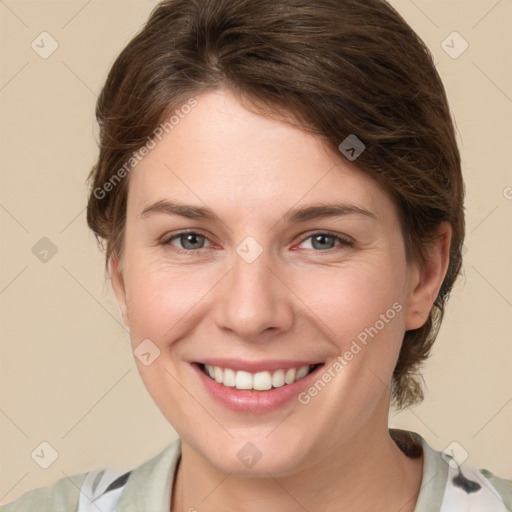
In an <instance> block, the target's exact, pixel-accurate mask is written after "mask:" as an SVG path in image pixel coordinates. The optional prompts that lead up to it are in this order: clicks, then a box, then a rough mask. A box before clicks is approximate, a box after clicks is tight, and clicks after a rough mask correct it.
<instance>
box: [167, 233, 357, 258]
mask: <svg viewBox="0 0 512 512" xmlns="http://www.w3.org/2000/svg"><path fill="white" fill-rule="evenodd" d="M183 235H199V236H201V237H203V238H205V239H206V240H208V242H210V244H213V242H212V241H211V240H210V238H209V237H208V236H206V235H205V234H204V233H201V232H200V231H180V232H179V233H175V234H173V235H172V236H170V237H166V238H164V239H163V240H162V242H160V244H161V245H163V246H172V250H173V251H175V252H177V253H178V254H195V253H198V252H199V251H202V250H203V249H205V247H203V248H201V249H180V248H178V247H176V246H175V245H172V244H171V242H172V241H173V240H174V239H176V238H178V239H179V238H180V237H181V236H183ZM318 235H327V236H331V237H333V238H335V239H336V240H339V241H340V243H339V244H338V245H336V246H335V247H332V248H330V249H326V250H318V249H312V250H313V251H315V252H317V253H324V254H325V253H327V254H331V253H332V252H334V251H336V250H337V249H339V248H340V246H342V247H353V246H354V242H353V241H352V240H349V239H348V238H344V237H342V236H340V235H337V234H335V233H332V232H330V231H316V232H314V233H310V234H309V235H308V236H306V237H304V238H303V239H302V240H301V241H300V243H299V245H300V244H302V243H304V242H305V241H306V240H308V239H310V238H313V237H315V236H318Z"/></svg>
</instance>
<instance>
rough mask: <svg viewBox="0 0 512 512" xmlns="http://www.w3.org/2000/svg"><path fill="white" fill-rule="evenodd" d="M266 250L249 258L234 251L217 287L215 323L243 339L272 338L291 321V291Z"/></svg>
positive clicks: (288, 327) (292, 314)
mask: <svg viewBox="0 0 512 512" xmlns="http://www.w3.org/2000/svg"><path fill="white" fill-rule="evenodd" d="M267 252H268V251H265V250H264V251H263V252H262V254H260V256H259V257H258V258H257V259H256V260H254V261H252V262H248V261H246V260H245V259H244V258H243V257H241V256H239V254H238V253H235V254H234V257H233V267H232V269H231V271H230V272H229V274H228V275H227V276H226V278H225V279H223V280H222V286H221V287H220V289H218V290H217V292H218V295H217V298H216V301H215V314H214V318H215V322H216V324H217V326H218V327H219V328H220V329H221V330H223V331H230V332H232V333H235V334H236V335H237V337H239V338H240V339H242V340H245V341H252V342H258V341H264V339H268V336H270V337H272V338H274V337H275V335H277V334H279V333H282V332H285V331H287V330H288V329H290V328H291V326H292V325H293V321H294V309H293V293H292V291H291V290H290V288H289V287H288V286H287V284H286V279H285V276H282V275H280V272H279V269H278V268H277V267H278V266H277V265H276V264H274V263H273V262H272V261H271V260H272V258H270V257H268V256H267ZM281 274H282V272H281ZM272 333H273V334H272Z"/></svg>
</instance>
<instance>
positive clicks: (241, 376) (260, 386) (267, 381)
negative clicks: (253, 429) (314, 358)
mask: <svg viewBox="0 0 512 512" xmlns="http://www.w3.org/2000/svg"><path fill="white" fill-rule="evenodd" d="M198 365H199V367H200V369H201V371H202V372H203V373H204V374H205V375H207V376H208V377H210V378H211V379H212V380H214V381H216V382H217V383H219V384H222V385H223V386H225V387H228V388H235V389H239V390H254V391H269V390H271V389H274V388H280V387H283V386H288V385H289V384H293V383H294V382H297V381H298V380H300V379H303V378H304V377H306V376H307V375H309V374H310V373H312V372H313V371H315V370H316V369H317V368H318V367H319V366H322V365H323V363H319V364H311V365H305V366H300V367H297V368H287V369H282V370H273V371H263V372H256V373H251V372H246V371H235V370H232V369H231V368H221V367H220V366H211V365H208V364H202V363H198Z"/></svg>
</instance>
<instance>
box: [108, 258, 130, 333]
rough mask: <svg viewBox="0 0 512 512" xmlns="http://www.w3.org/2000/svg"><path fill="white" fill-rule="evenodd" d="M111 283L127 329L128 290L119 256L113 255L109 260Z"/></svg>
mask: <svg viewBox="0 0 512 512" xmlns="http://www.w3.org/2000/svg"><path fill="white" fill-rule="evenodd" d="M109 270H110V281H111V283H112V290H113V291H114V295H115V296H116V299H117V304H118V305H119V309H120V311H121V316H122V317H123V323H124V325H126V327H128V328H129V327H130V325H129V322H128V313H127V307H126V290H125V286H124V277H123V267H122V263H121V262H120V261H119V258H118V256H116V255H112V256H110V259H109Z"/></svg>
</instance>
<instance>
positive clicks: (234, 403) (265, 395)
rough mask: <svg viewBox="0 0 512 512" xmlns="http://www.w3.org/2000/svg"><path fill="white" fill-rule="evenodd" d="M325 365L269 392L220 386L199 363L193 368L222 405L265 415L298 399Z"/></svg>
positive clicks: (233, 409) (235, 409)
mask: <svg viewBox="0 0 512 512" xmlns="http://www.w3.org/2000/svg"><path fill="white" fill-rule="evenodd" d="M322 367H323V365H320V366H318V367H317V368H315V369H314V370H313V371H312V372H311V373H310V374H308V375H306V377H303V378H302V379H299V380H298V381H296V382H294V383H292V384H285V385H284V386H281V387H279V388H272V389H269V390H268V391H255V390H240V389H236V388H230V387H227V386H224V385H223V384H219V383H218V382H217V381H215V380H213V379H212V378H210V377H208V376H207V375H205V373H204V372H203V370H202V369H201V368H200V366H199V365H198V364H197V363H193V364H192V368H193V369H194V370H195V371H196V373H197V374H198V376H199V378H200V380H201V381H202V383H203V384H204V386H205V387H206V389H207V390H208V391H209V393H210V394H211V395H212V397H213V398H214V399H215V400H216V401H217V402H219V403H220V404H221V405H223V406H225V407H227V408H228V409H231V410H232V411H236V412H249V413H264V412H271V411H275V410H276V409H279V408H280V407H282V406H283V405H284V404H286V403H287V402H289V401H290V400H292V399H293V398H296V397H297V396H298V395H299V393H300V392H301V391H303V390H304V389H305V388H307V387H308V386H309V385H310V384H311V382H312V381H313V379H315V378H316V375H317V373H318V372H319V370H321V369H322Z"/></svg>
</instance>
